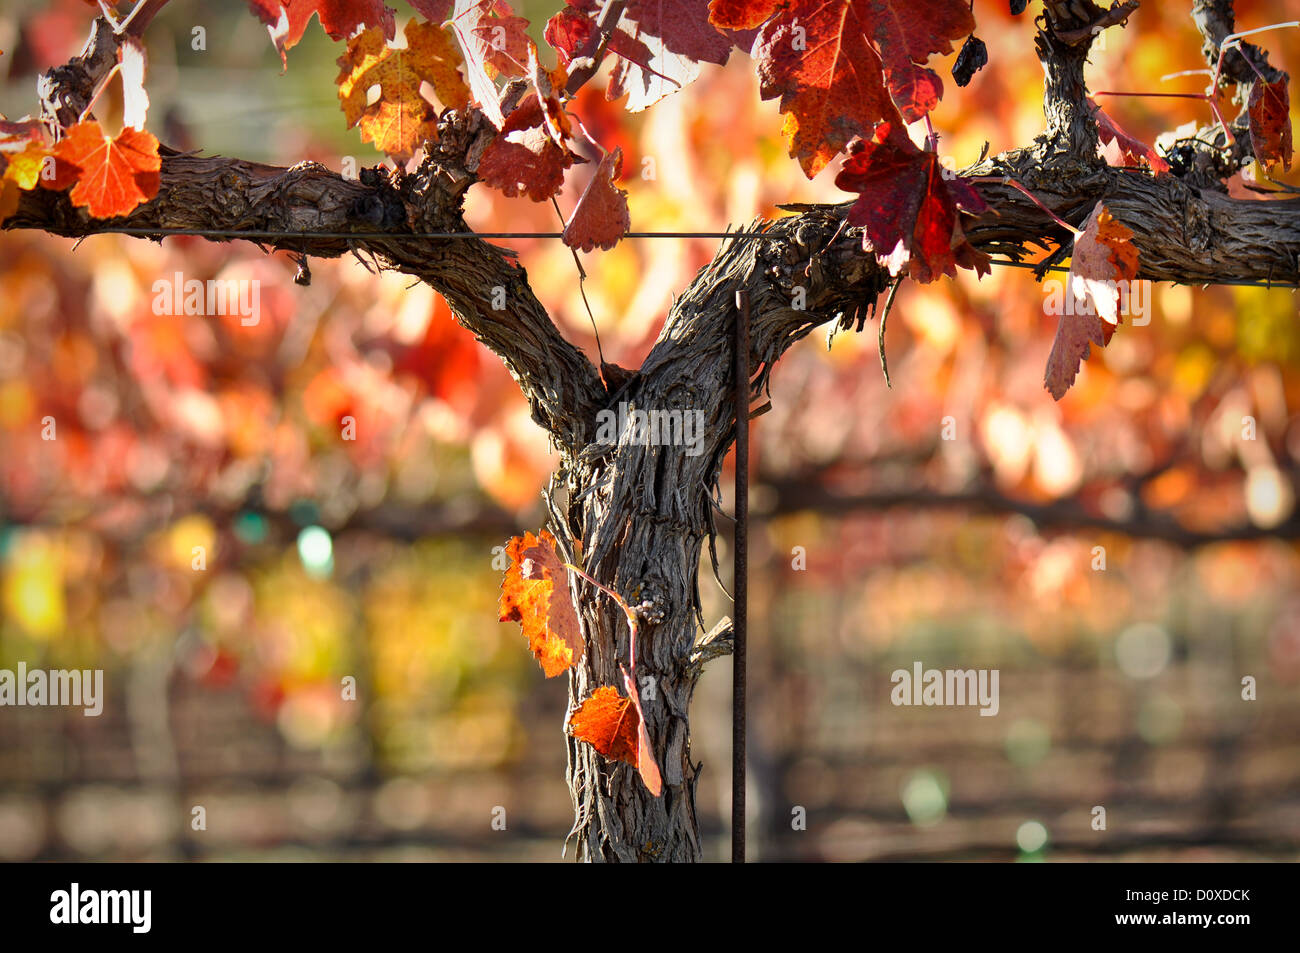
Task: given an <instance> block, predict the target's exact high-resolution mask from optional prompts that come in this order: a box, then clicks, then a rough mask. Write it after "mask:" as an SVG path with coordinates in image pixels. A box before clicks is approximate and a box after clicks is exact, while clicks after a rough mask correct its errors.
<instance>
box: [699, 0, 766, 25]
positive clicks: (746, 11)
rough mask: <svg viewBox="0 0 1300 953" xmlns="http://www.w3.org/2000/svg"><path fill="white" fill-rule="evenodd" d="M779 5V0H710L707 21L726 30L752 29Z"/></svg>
mask: <svg viewBox="0 0 1300 953" xmlns="http://www.w3.org/2000/svg"><path fill="white" fill-rule="evenodd" d="M780 6H781V0H711V2H710V3H709V22H710V23H712V24H713V25H714V26H716V27H722V28H723V29H727V30H752V29H754V27H757V26H762V25H763V23H764V22H765V21H766V20H767V19H768V18H769V17H770V16H771V15H772V14H774V13H776V11H777V9H778V8H779V7H780Z"/></svg>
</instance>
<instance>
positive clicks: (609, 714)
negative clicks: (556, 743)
mask: <svg viewBox="0 0 1300 953" xmlns="http://www.w3.org/2000/svg"><path fill="white" fill-rule="evenodd" d="M569 733H570V734H571V735H573V737H575V738H577V739H578V740H579V741H585V742H587V743H588V744H589V745H591V746H592V747H593V748H595V749H596V750H597V751H598V752H600V753H601V754H602V755H604V756H605V757H606V758H609V759H610V760H612V761H622V762H624V763H625V764H630V765H632V766H633V767H634V768H636V769H637V771H638V772H639V773H640V775H641V780H642V781H643V782H644V783H645V786H646V788H647V789H648V790H649V791H650V793H651V794H653V795H654V796H655V797H658V796H659V795H660V793H662V791H663V779H662V778H661V777H660V775H659V765H658V764H657V763H656V762H655V757H654V750H653V749H652V748H651V746H650V735H649V733H648V732H647V731H646V729H645V721H644V720H643V719H642V717H641V713H640V711H639V706H638V705H637V704H636V702H635V701H634V699H633V698H624V697H623V696H622V695H620V694H619V693H618V690H617V689H616V688H614V687H613V686H612V685H602V686H601V687H600V688H598V689H596V690H595V691H594V692H592V693H591V695H590V696H588V697H587V699H586V700H585V701H584V702H583V703H582V705H581V706H579V708H578V710H577V711H575V712H574V713H573V714H572V715H571V716H570V717H569Z"/></svg>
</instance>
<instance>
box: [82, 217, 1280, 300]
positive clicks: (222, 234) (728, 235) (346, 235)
mask: <svg viewBox="0 0 1300 953" xmlns="http://www.w3.org/2000/svg"><path fill="white" fill-rule="evenodd" d="M94 234H116V235H133V236H143V237H146V238H153V237H158V236H163V237H170V236H182V235H189V236H194V237H196V238H233V239H247V240H250V241H251V240H255V239H282V240H287V241H306V240H310V239H337V240H354V241H355V240H361V239H375V238H383V239H412V238H414V239H430V238H441V239H455V238H499V239H515V238H551V239H554V238H563V237H564V233H563V232H277V231H270V230H265V229H246V230H232V229H220V228H129V227H125V226H123V227H118V228H103V229H99V230H98V231H96V232H95V233H94ZM83 237H86V236H83ZM623 237H624V238H677V239H682V238H714V239H729V240H731V241H742V242H743V241H782V240H784V238H785V236H783V235H776V234H771V233H768V232H627V233H626V234H624V235H623ZM989 262H990V263H991V264H994V265H1000V266H1003V267H1007V268H1024V269H1027V270H1030V271H1039V270H1041V271H1055V272H1060V273H1067V272H1069V270H1070V269H1069V268H1066V267H1065V266H1064V265H1050V266H1048V267H1047V268H1040V266H1038V265H1036V264H1034V263H1033V262H1026V261H1015V260H1014V259H1010V258H990V259H989ZM1182 283H1183V284H1186V285H1189V286H1194V285H1200V286H1202V287H1204V286H1205V285H1207V284H1209V285H1225V286H1231V287H1237V288H1286V289H1290V290H1292V291H1294V290H1296V289H1298V288H1300V284H1296V283H1294V282H1286V281H1245V280H1236V279H1232V278H1227V279H1223V280H1216V281H1213V282H1204V283H1203V282H1182Z"/></svg>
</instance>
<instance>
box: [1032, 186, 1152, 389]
mask: <svg viewBox="0 0 1300 953" xmlns="http://www.w3.org/2000/svg"><path fill="white" fill-rule="evenodd" d="M1137 270H1138V250H1137V248H1136V247H1135V246H1134V245H1133V233H1132V232H1131V231H1130V230H1129V229H1128V228H1126V227H1125V226H1124V225H1123V224H1122V223H1120V222H1118V221H1116V220H1115V219H1114V218H1113V217H1112V216H1111V214H1110V212H1109V211H1108V210H1107V209H1106V206H1105V205H1103V204H1102V203H1101V202H1098V203H1097V205H1096V207H1095V208H1094V209H1093V210H1092V214H1091V215H1090V216H1089V217H1088V224H1087V226H1086V227H1085V228H1084V230H1083V232H1082V233H1081V234H1080V235H1078V236H1076V238H1075V239H1074V253H1073V255H1072V257H1071V260H1070V275H1069V277H1068V279H1067V280H1066V287H1065V301H1064V302H1063V305H1064V307H1063V309H1062V312H1061V320H1060V323H1059V324H1058V325H1057V328H1056V339H1055V341H1053V342H1052V351H1051V353H1050V354H1049V355H1048V357H1047V371H1046V373H1045V374H1044V377H1043V385H1044V386H1045V387H1046V388H1047V389H1048V391H1050V392H1051V395H1052V396H1053V397H1054V398H1056V399H1057V400H1060V399H1061V398H1062V397H1063V396H1065V392H1066V391H1067V390H1069V389H1070V385H1072V384H1073V383H1074V379H1075V377H1077V376H1078V373H1079V365H1080V364H1081V363H1082V362H1083V361H1086V360H1087V359H1088V356H1089V354H1090V353H1091V351H1092V345H1094V344H1095V345H1097V346H1098V347H1105V346H1106V345H1107V344H1109V343H1110V337H1111V335H1112V334H1114V333H1115V326H1116V325H1117V324H1118V323H1119V320H1120V311H1121V308H1120V299H1121V296H1124V295H1126V294H1128V293H1130V289H1129V288H1127V287H1126V286H1125V285H1124V283H1125V282H1130V281H1132V280H1133V279H1134V278H1135V277H1136V276H1137Z"/></svg>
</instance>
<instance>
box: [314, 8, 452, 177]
mask: <svg viewBox="0 0 1300 953" xmlns="http://www.w3.org/2000/svg"><path fill="white" fill-rule="evenodd" d="M403 35H404V36H405V37H406V44H407V45H406V48H405V49H393V48H392V47H390V46H388V45H387V44H386V43H385V42H384V38H383V35H382V34H381V33H380V31H379V30H378V29H377V28H376V29H370V30H366V31H365V32H364V33H361V34H360V35H358V36H356V37H354V38H353V39H352V40H350V41H348V48H347V52H346V53H344V54H343V56H341V57H339V61H338V65H339V67H340V73H339V76H338V79H337V80H336V82H337V83H338V87H339V90H338V92H339V102H340V103H341V104H342V106H343V114H344V116H346V117H347V121H348V128H349V129H350V128H352V127H353V126H357V125H359V126H360V127H361V133H362V137H363V138H364V139H365V140H366V141H368V142H373V143H374V144H375V147H376V148H377V149H379V150H380V151H381V152H384V153H386V154H388V155H390V156H392V157H393V158H394V159H397V160H399V161H404V160H406V159H409V158H410V157H411V156H412V155H413V154H414V153H415V150H416V149H418V148H419V147H420V145H421V143H423V142H424V140H425V139H430V138H433V137H435V136H436V135H437V115H436V114H435V113H434V110H433V107H432V105H431V104H430V103H429V102H428V101H427V100H426V99H425V98H424V97H423V96H422V95H421V94H420V83H421V82H422V81H423V82H427V83H428V84H429V85H430V86H432V87H433V89H434V92H435V93H436V94H437V96H438V99H439V101H440V102H441V103H442V104H443V105H444V106H446V107H449V108H452V109H460V108H462V107H464V106H465V105H467V104H468V102H469V87H467V86H466V85H465V81H464V80H463V79H462V78H461V75H460V70H459V66H460V64H461V59H460V54H459V53H458V52H457V51H456V47H455V46H454V45H453V43H452V41H451V37H450V36H448V34H447V33H446V32H444V31H443V30H442V29H441V28H439V27H437V26H434V25H433V24H430V23H421V22H419V21H417V20H412V21H410V22H409V23H407V25H406V29H405V31H404V32H403ZM375 86H378V87H379V99H378V100H377V101H375V102H374V103H371V104H369V105H367V99H368V97H369V92H370V90H371V89H372V88H373V87H375Z"/></svg>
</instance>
